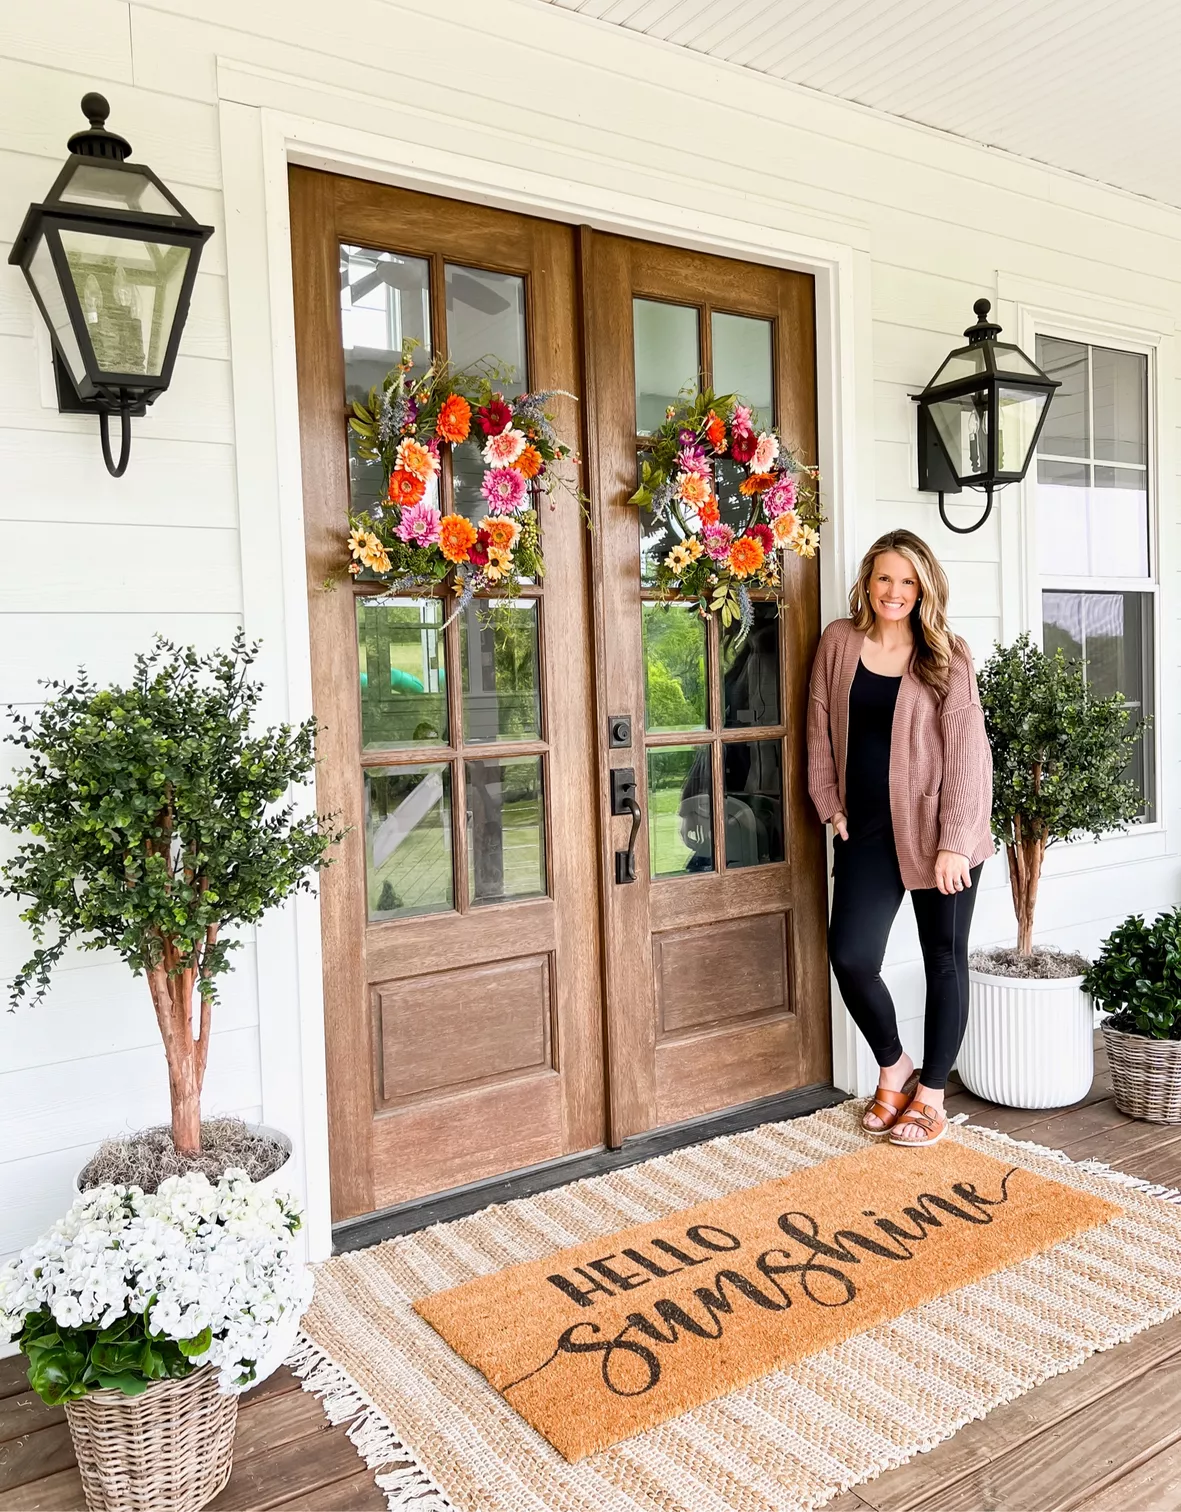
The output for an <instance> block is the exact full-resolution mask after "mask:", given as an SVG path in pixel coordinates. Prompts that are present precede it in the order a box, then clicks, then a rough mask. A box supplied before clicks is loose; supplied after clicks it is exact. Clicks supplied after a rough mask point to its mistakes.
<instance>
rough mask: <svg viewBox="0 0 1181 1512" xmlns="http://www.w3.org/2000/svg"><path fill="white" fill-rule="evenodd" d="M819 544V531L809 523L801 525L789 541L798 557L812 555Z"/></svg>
mask: <svg viewBox="0 0 1181 1512" xmlns="http://www.w3.org/2000/svg"><path fill="white" fill-rule="evenodd" d="M819 545H820V532H819V531H818V530H813V529H812V527H811V526H810V525H801V526H800V528H799V529H798V530H797V531H796V533H795V535H794V537H793V538H792V541H791V549H792V550H793V551H794V552H795V554H796V556H800V557H814V556H815V555H816V548H817V547H818V546H819Z"/></svg>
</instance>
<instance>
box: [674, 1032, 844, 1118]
mask: <svg viewBox="0 0 1181 1512" xmlns="http://www.w3.org/2000/svg"><path fill="white" fill-rule="evenodd" d="M816 1080H818V1078H817V1077H816V1076H814V1075H813V1074H811V1072H810V1071H809V1070H808V1069H807V1067H806V1063H805V1061H804V1058H803V1056H802V1054H801V1043H800V1032H799V1025H798V1023H797V1022H796V1020H795V1018H794V1016H793V1017H790V1018H781V1019H779V1020H777V1021H776V1022H774V1023H771V1024H751V1025H746V1026H741V1027H738V1028H734V1029H725V1028H723V1029H718V1030H715V1031H714V1032H713V1033H712V1034H703V1035H698V1036H696V1037H694V1038H690V1039H683V1040H675V1041H673V1042H671V1043H664V1044H659V1045H658V1046H657V1050H656V1118H655V1122H656V1123H657V1124H658V1125H659V1124H675V1123H682V1122H684V1120H685V1119H688V1118H701V1117H703V1116H704V1115H705V1114H707V1113H717V1112H719V1111H720V1110H721V1109H723V1108H733V1107H737V1106H739V1105H740V1104H742V1103H747V1102H755V1101H756V1100H757V1099H759V1098H761V1097H774V1096H775V1095H776V1094H777V1093H780V1092H783V1091H785V1090H787V1089H789V1088H791V1087H800V1086H806V1085H808V1084H809V1083H811V1082H813V1081H816Z"/></svg>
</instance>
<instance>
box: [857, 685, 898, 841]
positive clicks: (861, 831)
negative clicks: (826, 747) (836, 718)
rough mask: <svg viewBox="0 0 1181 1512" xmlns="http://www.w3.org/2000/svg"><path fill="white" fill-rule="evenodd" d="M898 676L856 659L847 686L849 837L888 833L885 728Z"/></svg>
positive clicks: (890, 826) (887, 736)
mask: <svg viewBox="0 0 1181 1512" xmlns="http://www.w3.org/2000/svg"><path fill="white" fill-rule="evenodd" d="M901 686H902V678H901V677H883V676H882V675H881V673H880V672H871V671H870V670H869V668H868V667H867V666H866V665H865V663H864V662H862V661H860V660H858V663H857V671H856V673H855V674H854V677H853V685H852V687H851V688H850V689H849V746H848V752H847V755H846V759H845V803H846V805H847V807H848V815H847V817H848V820H849V839H850V840H867V839H871V838H875V837H877V836H881V835H890V836H891V837H892V836H893V833H894V827H893V824H892V823H891V821H890V731H891V728H892V726H893V723H894V705H895V703H896V702H897V701H898V689H899V688H900V687H901Z"/></svg>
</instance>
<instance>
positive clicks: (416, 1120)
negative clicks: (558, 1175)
mask: <svg viewBox="0 0 1181 1512" xmlns="http://www.w3.org/2000/svg"><path fill="white" fill-rule="evenodd" d="M564 1100H565V1099H564V1091H563V1086H562V1077H561V1075H559V1073H558V1072H557V1071H544V1072H540V1073H538V1074H537V1075H534V1076H522V1077H518V1078H516V1079H514V1080H513V1081H511V1082H508V1083H506V1084H497V1085H495V1086H490V1087H479V1088H477V1089H476V1090H474V1091H471V1092H457V1093H454V1094H452V1095H451V1096H449V1097H440V1098H437V1099H435V1100H433V1101H431V1102H424V1103H422V1104H420V1105H418V1106H417V1107H409V1108H402V1109H399V1110H398V1111H397V1112H394V1113H385V1114H381V1115H379V1116H378V1117H377V1118H376V1119H374V1120H373V1126H372V1131H371V1140H370V1143H371V1146H372V1164H373V1173H374V1186H373V1205H374V1208H383V1207H392V1206H393V1205H394V1204H395V1203H398V1202H407V1201H409V1200H410V1199H411V1198H413V1197H420V1196H422V1195H423V1194H424V1193H429V1192H444V1191H447V1190H448V1189H449V1188H450V1187H457V1186H465V1185H466V1184H467V1183H468V1182H469V1181H479V1180H481V1179H482V1178H484V1177H486V1176H489V1175H492V1174H500V1173H502V1172H505V1171H515V1170H519V1169H520V1168H521V1167H522V1166H530V1165H538V1164H540V1163H541V1162H542V1161H544V1160H552V1159H554V1157H555V1154H557V1155H561V1154H563V1153H565V1150H564V1144H565V1128H566V1116H565V1110H564V1108H563V1102H564ZM490 1154H491V1160H490V1158H489V1157H490Z"/></svg>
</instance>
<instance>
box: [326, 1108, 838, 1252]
mask: <svg viewBox="0 0 1181 1512" xmlns="http://www.w3.org/2000/svg"><path fill="white" fill-rule="evenodd" d="M850 1095H851V1094H850V1093H848V1092H842V1091H840V1090H839V1088H837V1087H834V1086H832V1085H831V1084H829V1083H827V1082H816V1083H814V1084H813V1085H812V1086H808V1087H797V1088H796V1089H795V1090H794V1091H792V1092H782V1093H779V1094H778V1095H777V1096H774V1097H761V1098H759V1099H758V1101H757V1102H749V1103H742V1104H740V1105H739V1106H738V1107H736V1108H727V1109H726V1110H725V1111H724V1112H722V1113H710V1114H707V1115H706V1116H705V1117H704V1118H690V1119H687V1120H686V1121H685V1122H684V1123H679V1124H667V1125H665V1127H663V1128H660V1129H653V1130H651V1131H650V1132H649V1133H646V1134H633V1135H632V1136H631V1137H630V1138H629V1139H625V1140H624V1142H623V1146H622V1148H620V1149H618V1150H610V1149H607V1148H606V1147H605V1146H603V1145H600V1146H599V1147H598V1148H597V1149H593V1150H583V1151H581V1152H580V1153H579V1154H577V1155H564V1156H562V1157H561V1158H560V1159H558V1160H547V1161H545V1162H544V1163H542V1164H541V1165H532V1166H525V1167H523V1168H522V1169H521V1170H518V1171H511V1172H510V1173H509V1174H508V1175H506V1176H492V1177H488V1178H486V1179H485V1180H483V1181H473V1182H470V1183H469V1184H468V1185H467V1186H460V1187H452V1188H451V1189H450V1191H446V1192H434V1193H432V1194H431V1195H430V1196H429V1197H416V1198H415V1199H414V1200H413V1201H411V1202H402V1203H398V1204H397V1205H396V1206H395V1207H388V1208H383V1209H382V1211H381V1212H379V1213H366V1214H364V1216H363V1217H360V1218H349V1219H346V1220H345V1221H344V1222H343V1223H337V1224H334V1225H333V1228H332V1246H333V1250H334V1252H335V1253H336V1254H342V1253H344V1252H345V1251H346V1250H355V1249H365V1248H367V1247H368V1246H369V1245H371V1244H380V1243H381V1241H382V1240H383V1239H394V1238H396V1237H397V1236H398V1235H399V1234H412V1233H414V1232H415V1231H416V1230H418V1229H424V1228H429V1227H430V1226H431V1225H432V1224H434V1223H450V1222H451V1220H452V1219H453V1218H466V1217H467V1216H468V1215H469V1214H471V1213H478V1212H479V1211H480V1210H481V1209H482V1208H486V1207H492V1206H493V1205H494V1204H496V1203H501V1202H512V1201H514V1200H515V1199H516V1198H518V1197H534V1196H536V1195H537V1193H538V1192H548V1191H551V1190H552V1189H553V1188H554V1187H560V1186H566V1185H567V1184H568V1183H569V1182H571V1181H582V1180H584V1179H585V1178H586V1177H588V1176H601V1175H603V1174H604V1173H605V1172H607V1171H620V1170H623V1169H624V1168H625V1167H627V1166H631V1165H638V1164H639V1163H640V1161H642V1160H651V1159H652V1158H653V1157H654V1156H656V1155H667V1154H669V1153H670V1151H672V1150H682V1149H685V1148H686V1147H687V1146H688V1145H695V1144H703V1143H704V1142H705V1141H706V1140H709V1139H717V1138H719V1137H720V1136H721V1135H723V1134H742V1133H745V1131H746V1130H747V1129H754V1128H757V1127H758V1126H759V1125H760V1124H765V1123H782V1122H784V1121H785V1120H787V1119H789V1118H803V1117H804V1116H805V1115H806V1114H808V1113H816V1112H818V1111H819V1110H820V1109H821V1108H831V1107H833V1106H834V1105H835V1104H836V1103H840V1102H844V1101H845V1100H846V1099H847V1098H848V1097H849V1096H850Z"/></svg>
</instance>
